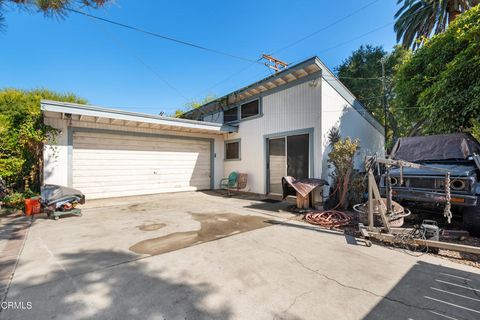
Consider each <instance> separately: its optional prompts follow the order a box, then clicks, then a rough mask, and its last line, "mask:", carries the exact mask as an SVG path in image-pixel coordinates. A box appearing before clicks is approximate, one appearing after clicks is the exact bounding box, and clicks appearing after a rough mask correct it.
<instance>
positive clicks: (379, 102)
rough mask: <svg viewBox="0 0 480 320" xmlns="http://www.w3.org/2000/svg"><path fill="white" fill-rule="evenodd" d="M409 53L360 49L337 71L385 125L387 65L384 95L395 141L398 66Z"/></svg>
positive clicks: (399, 50)
mask: <svg viewBox="0 0 480 320" xmlns="http://www.w3.org/2000/svg"><path fill="white" fill-rule="evenodd" d="M407 54H408V51H407V50H405V49H403V48H401V47H395V48H394V50H393V51H392V52H391V53H389V52H387V51H385V50H384V49H383V48H382V47H381V46H377V47H374V46H372V45H366V46H363V45H362V46H360V48H359V49H357V50H355V51H354V52H353V53H352V54H351V55H350V57H348V58H347V59H346V60H344V61H343V62H342V64H340V65H339V66H338V67H337V68H335V71H336V72H337V75H338V77H339V78H340V80H341V81H342V83H343V84H345V86H347V87H348V88H349V89H350V91H351V92H352V93H353V94H354V95H355V96H356V97H357V99H358V100H359V101H360V102H362V104H363V105H364V106H365V108H366V109H367V110H368V111H370V113H372V115H373V116H374V117H375V118H376V119H377V120H378V121H380V122H381V123H385V113H384V111H383V96H384V92H383V83H382V63H381V61H382V60H383V61H384V63H385V84H386V91H385V96H386V98H387V106H388V107H389V108H388V110H389V111H388V113H387V117H388V127H389V128H390V130H389V132H388V133H387V136H389V137H390V138H391V140H395V139H396V137H398V136H399V135H400V134H401V133H400V128H399V126H398V120H397V119H396V117H395V115H394V114H393V110H394V109H395V103H394V92H393V78H394V73H395V69H396V66H397V65H398V64H399V63H401V62H402V61H403V59H404V57H405V56H406V55H407Z"/></svg>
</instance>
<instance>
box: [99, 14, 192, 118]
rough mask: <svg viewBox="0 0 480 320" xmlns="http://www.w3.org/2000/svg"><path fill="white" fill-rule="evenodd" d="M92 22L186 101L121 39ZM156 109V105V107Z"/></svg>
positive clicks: (185, 97) (183, 96)
mask: <svg viewBox="0 0 480 320" xmlns="http://www.w3.org/2000/svg"><path fill="white" fill-rule="evenodd" d="M92 22H93V23H94V24H95V25H96V26H98V27H99V29H100V30H101V31H103V32H104V33H105V34H106V35H107V36H108V37H109V38H110V40H111V41H112V42H114V43H115V44H116V45H117V47H118V48H119V49H123V50H124V51H125V52H126V53H127V54H129V55H130V56H132V57H133V58H134V59H136V60H137V61H138V62H140V64H142V65H143V66H144V67H145V68H146V69H147V70H149V71H150V72H152V74H153V75H155V76H156V77H157V78H158V79H160V81H162V82H163V83H164V84H166V85H167V86H168V87H169V88H170V89H172V90H173V91H175V92H176V93H177V94H178V95H179V96H181V97H182V98H183V99H185V101H188V100H189V98H188V97H187V96H186V95H184V94H183V93H182V92H181V91H180V90H178V89H177V88H176V87H175V86H173V85H172V84H171V83H170V82H168V81H167V80H165V79H164V78H163V77H162V76H161V75H160V74H159V73H158V72H157V71H156V70H155V69H154V68H152V67H151V66H150V65H149V64H147V63H146V62H145V61H144V60H143V59H142V58H140V57H139V56H138V55H137V54H136V53H135V52H134V51H133V50H132V49H130V48H129V47H128V46H127V45H126V44H125V43H124V42H123V41H121V40H120V39H119V38H118V37H116V36H115V35H113V34H112V33H110V32H109V31H108V30H107V29H106V28H104V27H103V26H100V25H98V23H97V21H95V20H93V19H92ZM157 109H158V107H157Z"/></svg>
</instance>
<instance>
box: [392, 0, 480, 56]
mask: <svg viewBox="0 0 480 320" xmlns="http://www.w3.org/2000/svg"><path fill="white" fill-rule="evenodd" d="M479 2H480V0H397V4H402V7H401V8H400V9H399V10H398V11H397V13H396V14H395V19H397V21H396V22H395V27H394V30H395V32H396V33H397V42H400V41H401V42H402V45H403V46H404V47H405V48H409V47H412V48H413V49H415V48H417V47H418V46H420V45H421V44H422V43H423V39H425V38H428V37H430V36H431V35H432V34H438V33H442V32H443V31H445V28H446V27H447V26H448V24H449V23H451V22H452V21H453V20H455V18H456V17H457V16H458V15H459V14H460V13H462V12H464V11H467V10H468V9H470V8H472V7H474V6H475V5H477V4H478V3H479Z"/></svg>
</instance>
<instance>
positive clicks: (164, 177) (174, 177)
mask: <svg viewBox="0 0 480 320" xmlns="http://www.w3.org/2000/svg"><path fill="white" fill-rule="evenodd" d="M206 178H210V177H209V176H208V175H206V174H204V173H192V172H191V171H190V172H178V173H172V174H157V175H151V174H139V175H111V174H109V175H95V176H88V175H78V176H76V179H75V184H76V185H79V184H83V183H90V182H91V183H104V182H106V181H109V182H113V183H117V182H124V183H128V182H137V181H145V182H146V181H189V180H195V179H206Z"/></svg>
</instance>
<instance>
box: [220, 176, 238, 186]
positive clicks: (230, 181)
mask: <svg viewBox="0 0 480 320" xmlns="http://www.w3.org/2000/svg"><path fill="white" fill-rule="evenodd" d="M237 178H238V172H236V171H233V172H232V173H230V175H229V176H228V178H223V179H222V180H220V189H224V190H229V189H235V188H236V187H237Z"/></svg>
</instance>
